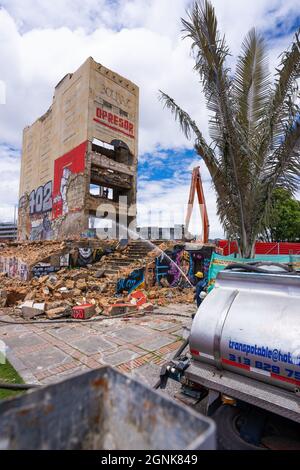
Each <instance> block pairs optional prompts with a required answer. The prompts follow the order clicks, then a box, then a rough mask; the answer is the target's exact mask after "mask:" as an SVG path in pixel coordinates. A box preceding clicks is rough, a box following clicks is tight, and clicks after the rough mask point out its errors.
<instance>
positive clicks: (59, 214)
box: [18, 57, 139, 240]
mask: <svg viewBox="0 0 300 470" xmlns="http://www.w3.org/2000/svg"><path fill="white" fill-rule="evenodd" d="M138 111H139V89H138V87H137V86H136V85H135V84H134V83H132V82H130V81H128V80H126V79H125V78H123V77H121V76H120V75H118V74H116V73H114V72H112V71H111V70H109V69H107V68H105V67H103V66H102V65H101V64H98V63H97V62H95V61H94V60H93V59H92V58H91V57H90V58H89V59H87V60H86V62H84V64H83V65H82V66H81V67H80V68H79V69H78V70H77V71H76V72H75V73H73V74H68V75H66V76H65V77H64V78H63V79H62V80H61V81H60V82H59V83H58V85H57V86H56V87H55V92H54V97H53V103H52V105H51V107H50V109H49V110H48V111H47V112H46V113H45V114H44V115H43V116H42V117H40V118H39V119H38V120H37V121H36V122H35V123H34V124H32V125H31V126H29V127H26V128H25V129H24V132H23V146H22V162H21V178H20V200H19V217H18V238H19V239H20V240H43V239H48V240H49V239H59V238H66V237H72V236H86V234H87V233H88V232H89V229H91V228H93V227H95V226H96V227H97V224H100V225H103V220H105V221H106V220H112V221H113V223H114V225H116V224H115V222H116V223H117V224H118V223H122V225H125V226H128V224H130V225H131V226H134V223H135V219H136V175H137V158H138V119H139V117H138ZM120 201H121V202H120Z"/></svg>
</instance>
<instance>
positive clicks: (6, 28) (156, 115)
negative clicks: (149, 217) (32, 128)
mask: <svg viewBox="0 0 300 470" xmlns="http://www.w3.org/2000/svg"><path fill="white" fill-rule="evenodd" d="M212 3H213V5H214V6H215V9H216V13H217V17H218V20H219V28H220V30H221V31H222V32H223V33H224V34H225V36H226V39H227V43H228V45H229V47H230V50H231V53H232V56H231V57H230V60H229V65H230V66H234V64H235V58H236V56H237V55H238V53H239V51H240V46H241V43H242V40H243V38H244V36H245V35H246V33H247V32H248V30H249V29H250V28H251V27H252V26H256V27H257V28H258V29H259V31H261V32H262V34H263V35H264V36H265V38H266V40H267V45H268V48H269V58H270V60H269V65H270V70H271V72H274V70H275V67H276V65H277V64H278V60H279V59H278V57H279V54H280V53H281V52H282V51H283V50H284V49H286V48H287V47H288V46H289V45H290V43H291V41H292V38H293V35H294V33H295V31H296V30H297V28H298V27H299V25H300V0H251V1H241V0H213V1H212ZM189 5H190V1H189V0H51V1H49V0H0V174H1V183H0V221H4V220H12V219H13V214H14V205H15V204H17V202H18V186H19V169H20V154H21V145H22V130H23V128H24V127H25V126H26V125H29V124H31V123H32V122H34V121H35V120H36V119H37V118H38V117H39V116H40V115H42V114H43V113H44V112H45V111H46V110H47V109H48V107H49V106H50V104H51V101H52V96H53V90H54V87H55V85H56V84H57V83H58V81H59V80H60V79H61V78H62V77H63V76H64V75H65V74H66V73H68V72H74V71H75V70H76V69H77V68H78V67H79V66H80V65H81V64H82V63H83V62H84V61H85V60H86V59H87V58H88V57H89V56H92V57H93V58H94V59H95V60H96V61H97V62H100V63H102V64H103V65H104V66H106V67H108V68H111V69H112V70H114V71H116V72H117V73H119V74H121V75H123V76H125V77H126V78H128V79H130V80H132V81H133V82H135V83H136V84H137V85H138V86H139V87H140V128H139V172H138V223H140V224H142V225H143V223H145V222H146V219H145V217H146V214H147V213H148V212H149V208H150V209H152V211H153V212H156V216H157V217H156V218H155V217H154V219H153V221H154V222H155V221H157V218H158V220H159V217H161V214H163V213H164V209H165V208H166V209H169V208H170V207H172V208H175V207H177V206H178V209H177V210H176V211H175V212H176V214H177V215H175V220H174V221H173V222H175V223H183V221H184V209H182V207H183V204H185V203H186V202H187V199H188V193H189V185H190V179H191V171H192V168H193V167H194V166H197V165H200V168H201V175H202V180H203V183H204V192H205V197H206V202H207V208H208V214H209V219H210V237H211V238H218V237H222V236H223V230H222V227H221V226H220V223H219V220H218V217H217V214H216V202H215V193H214V189H213V187H212V185H211V181H210V177H209V174H208V171H207V170H206V168H205V166H204V164H203V162H201V161H200V160H199V158H198V157H197V155H196V153H195V152H194V150H193V140H191V141H188V140H187V139H186V138H185V137H184V135H183V134H182V133H181V131H180V129H179V126H178V124H177V123H175V122H174V119H173V117H172V116H171V114H170V112H169V111H168V110H166V109H163V106H162V103H161V102H160V101H159V99H158V90H159V89H161V90H163V91H165V92H166V93H168V94H169V95H171V96H172V97H173V98H174V99H175V100H176V101H177V102H178V104H180V106H181V107H182V108H184V109H185V110H186V111H188V112H189V113H190V115H191V116H192V117H193V119H195V120H196V122H197V124H198V126H199V128H200V129H201V131H202V132H203V134H204V135H205V136H206V137H207V138H208V128H207V122H208V113H207V110H206V107H205V101H204V98H203V95H202V91H201V85H200V84H199V77H198V76H197V75H196V73H195V72H194V71H193V65H194V63H193V59H192V57H191V54H190V43H189V42H188V40H182V32H181V23H180V18H181V17H184V16H186V9H187V8H188V7H189ZM208 140H209V138H208ZM196 211H197V208H195V211H194V214H193V222H192V230H193V231H194V232H196V233H200V232H201V224H200V218H199V214H198V213H197V212H196ZM171 222H172V221H171Z"/></svg>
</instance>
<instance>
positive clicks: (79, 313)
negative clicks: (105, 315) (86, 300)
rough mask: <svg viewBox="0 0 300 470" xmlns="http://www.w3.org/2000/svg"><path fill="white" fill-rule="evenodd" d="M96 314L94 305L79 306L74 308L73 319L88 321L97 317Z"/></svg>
mask: <svg viewBox="0 0 300 470" xmlns="http://www.w3.org/2000/svg"><path fill="white" fill-rule="evenodd" d="M95 313H96V308H95V305H93V304H85V305H77V306H76V307H73V308H72V317H73V318H76V319H77V320H79V319H80V320H87V319H88V318H91V317H92V316H93V315H95Z"/></svg>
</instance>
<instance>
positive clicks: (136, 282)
mask: <svg viewBox="0 0 300 470" xmlns="http://www.w3.org/2000/svg"><path fill="white" fill-rule="evenodd" d="M144 279H145V276H144V268H141V269H135V270H134V271H132V273H131V274H130V275H129V276H128V277H127V278H123V279H119V280H118V282H117V294H121V293H122V292H124V291H126V292H128V293H129V294H130V293H131V292H133V291H134V290H136V289H138V288H142V287H144Z"/></svg>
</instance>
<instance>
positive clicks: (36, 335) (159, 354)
mask: <svg viewBox="0 0 300 470" xmlns="http://www.w3.org/2000/svg"><path fill="white" fill-rule="evenodd" d="M159 312H163V313H165V314H167V315H163V316H162V315H155V313H154V314H152V315H147V316H144V317H139V318H133V317H132V318H130V319H127V320H125V319H114V318H107V319H105V320H103V321H101V322H94V323H74V324H55V323H54V324H53V325H51V324H43V325H37V324H35V325H33V324H30V325H5V324H3V323H2V324H1V323H0V340H2V341H4V342H5V344H6V346H7V357H8V359H9V361H10V362H11V363H12V365H13V366H14V367H15V369H16V370H17V371H18V372H19V373H20V375H21V376H22V377H23V378H24V380H25V382H27V383H42V384H48V383H51V382H55V381H58V380H61V379H63V378H64V377H66V376H71V375H75V374H78V373H80V372H82V371H84V370H88V369H95V368H98V367H101V365H104V364H109V365H112V366H114V367H116V368H117V369H119V370H121V371H122V372H125V373H127V374H134V375H137V376H138V377H140V378H141V379H142V380H143V381H145V382H146V383H148V384H149V385H153V384H154V383H155V382H156V381H157V379H158V377H159V371H160V367H161V365H162V364H163V363H164V362H165V361H166V360H168V359H169V358H170V357H171V356H172V355H173V354H174V352H175V351H176V350H177V349H178V348H179V346H180V344H181V343H182V341H183V338H186V337H187V336H188V334H189V328H190V325H191V319H189V318H183V317H176V313H177V314H186V315H189V316H191V315H192V313H194V312H195V307H194V306H193V305H190V304H189V305H182V304H181V305H178V304H177V305H169V306H168V307H160V308H159ZM170 314H175V315H174V316H173V315H172V316H170ZM0 319H7V320H13V319H16V320H17V318H16V317H15V316H11V315H8V314H7V311H5V309H3V310H2V311H0Z"/></svg>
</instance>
